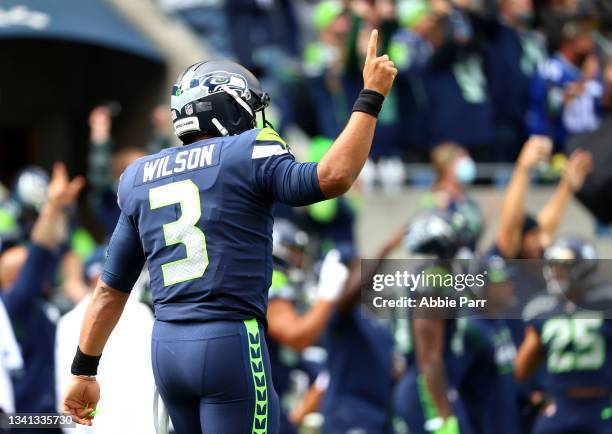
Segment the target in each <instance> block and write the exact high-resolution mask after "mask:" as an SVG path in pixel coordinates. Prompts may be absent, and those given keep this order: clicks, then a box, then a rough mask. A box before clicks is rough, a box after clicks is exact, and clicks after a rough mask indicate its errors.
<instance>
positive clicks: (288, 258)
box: [272, 219, 308, 268]
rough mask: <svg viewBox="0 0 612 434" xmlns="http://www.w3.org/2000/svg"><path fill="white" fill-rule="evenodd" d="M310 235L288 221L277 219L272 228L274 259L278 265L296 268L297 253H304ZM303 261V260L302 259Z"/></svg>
mask: <svg viewBox="0 0 612 434" xmlns="http://www.w3.org/2000/svg"><path fill="white" fill-rule="evenodd" d="M307 244H308V235H307V234H306V232H304V231H302V230H300V229H299V228H298V227H297V226H296V225H295V224H293V223H292V222H290V221H289V220H286V219H276V220H275V222H274V226H273V227H272V258H273V259H274V262H275V263H276V264H277V265H280V266H282V267H286V268H291V267H296V266H297V265H298V264H296V262H299V261H296V257H295V254H296V253H297V252H300V253H303V252H304V250H305V249H306V245H307ZM300 259H301V258H300Z"/></svg>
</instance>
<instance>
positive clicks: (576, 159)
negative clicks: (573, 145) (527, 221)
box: [538, 149, 593, 246]
mask: <svg viewBox="0 0 612 434" xmlns="http://www.w3.org/2000/svg"><path fill="white" fill-rule="evenodd" d="M592 167H593V156H592V155H591V153H590V152H588V151H584V150H582V149H576V150H575V151H574V152H572V154H571V155H570V157H569V159H568V161H567V164H566V167H565V170H564V172H563V176H562V177H561V179H560V180H559V184H558V185H557V188H556V190H555V193H554V194H553V196H552V197H551V198H550V199H549V200H548V202H547V203H546V205H545V206H544V208H542V210H541V211H540V212H539V213H538V226H539V228H540V240H541V242H542V245H544V246H546V245H548V244H549V243H550V242H551V241H552V239H553V238H554V237H555V235H556V233H557V231H558V229H559V225H560V224H561V220H562V219H563V216H564V214H565V209H566V208H567V204H568V202H569V200H570V198H571V197H572V196H573V195H574V193H576V192H577V191H578V190H580V189H581V188H582V185H583V184H584V180H585V179H586V177H587V175H588V174H589V172H590V171H591V169H592Z"/></svg>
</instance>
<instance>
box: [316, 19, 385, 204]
mask: <svg viewBox="0 0 612 434" xmlns="http://www.w3.org/2000/svg"><path fill="white" fill-rule="evenodd" d="M377 43H378V31H377V30H373V31H372V34H371V35H370V42H369V43H368V50H367V56H366V59H365V64H364V67H363V83H364V90H362V91H361V94H360V95H359V98H358V99H357V101H356V102H355V105H354V107H353V113H352V115H351V117H350V119H349V121H348V123H347V124H346V126H345V127H344V130H343V131H342V133H341V134H340V135H339V136H338V138H337V139H336V140H335V141H334V143H333V145H332V146H331V148H330V149H329V150H328V151H327V153H326V154H325V155H324V156H323V159H322V160H321V162H320V163H319V165H318V167H317V177H318V180H319V185H320V187H321V191H322V192H323V194H324V195H325V197H327V198H328V199H329V198H332V197H336V196H339V195H341V194H343V193H345V192H346V191H347V190H348V189H349V188H350V187H351V186H352V185H353V183H354V182H355V180H356V179H357V176H358V175H359V172H360V171H361V169H362V168H363V165H364V164H365V162H366V159H367V158H368V154H369V153H370V147H371V145H372V138H373V137H374V130H375V128H376V116H377V115H378V112H379V111H380V108H381V107H382V102H383V99H384V97H385V96H387V94H388V93H389V90H390V89H391V86H392V84H393V80H394V79H395V76H396V75H397V69H396V68H395V65H394V64H393V62H392V61H390V60H389V56H387V55H386V54H385V55H383V56H380V57H377V55H376V47H377Z"/></svg>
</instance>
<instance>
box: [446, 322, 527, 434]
mask: <svg viewBox="0 0 612 434" xmlns="http://www.w3.org/2000/svg"><path fill="white" fill-rule="evenodd" d="M458 321H459V322H460V323H462V324H463V325H462V329H463V332H462V337H463V340H462V342H461V345H460V350H459V351H460V353H461V369H462V371H461V372H460V373H459V375H458V377H459V378H458V383H457V389H458V391H459V394H460V396H461V399H462V401H463V402H464V404H465V407H466V411H467V414H468V417H469V419H470V423H471V425H472V428H473V430H474V432H475V433H476V434H486V433H492V432H495V433H499V434H518V433H519V432H521V430H520V428H519V426H518V422H519V420H520V412H519V406H518V402H519V401H518V388H517V385H516V382H515V381H514V377H513V366H514V365H513V364H514V358H515V356H516V347H515V345H514V342H513V341H512V333H511V331H510V328H509V327H508V324H507V321H506V320H503V319H493V318H484V317H472V318H462V319H459V320H458Z"/></svg>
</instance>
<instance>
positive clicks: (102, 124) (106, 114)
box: [89, 106, 112, 145]
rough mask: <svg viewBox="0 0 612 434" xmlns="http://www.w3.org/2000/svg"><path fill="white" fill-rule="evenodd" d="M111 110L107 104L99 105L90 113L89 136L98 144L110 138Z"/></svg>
mask: <svg viewBox="0 0 612 434" xmlns="http://www.w3.org/2000/svg"><path fill="white" fill-rule="evenodd" d="M111 126H112V120H111V112H110V110H109V108H108V107H106V106H98V107H96V108H94V109H93V110H92V111H91V113H90V114H89V137H90V139H91V141H92V142H93V143H94V144H96V145H98V144H103V143H106V142H108V141H109V140H110V131H111Z"/></svg>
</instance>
